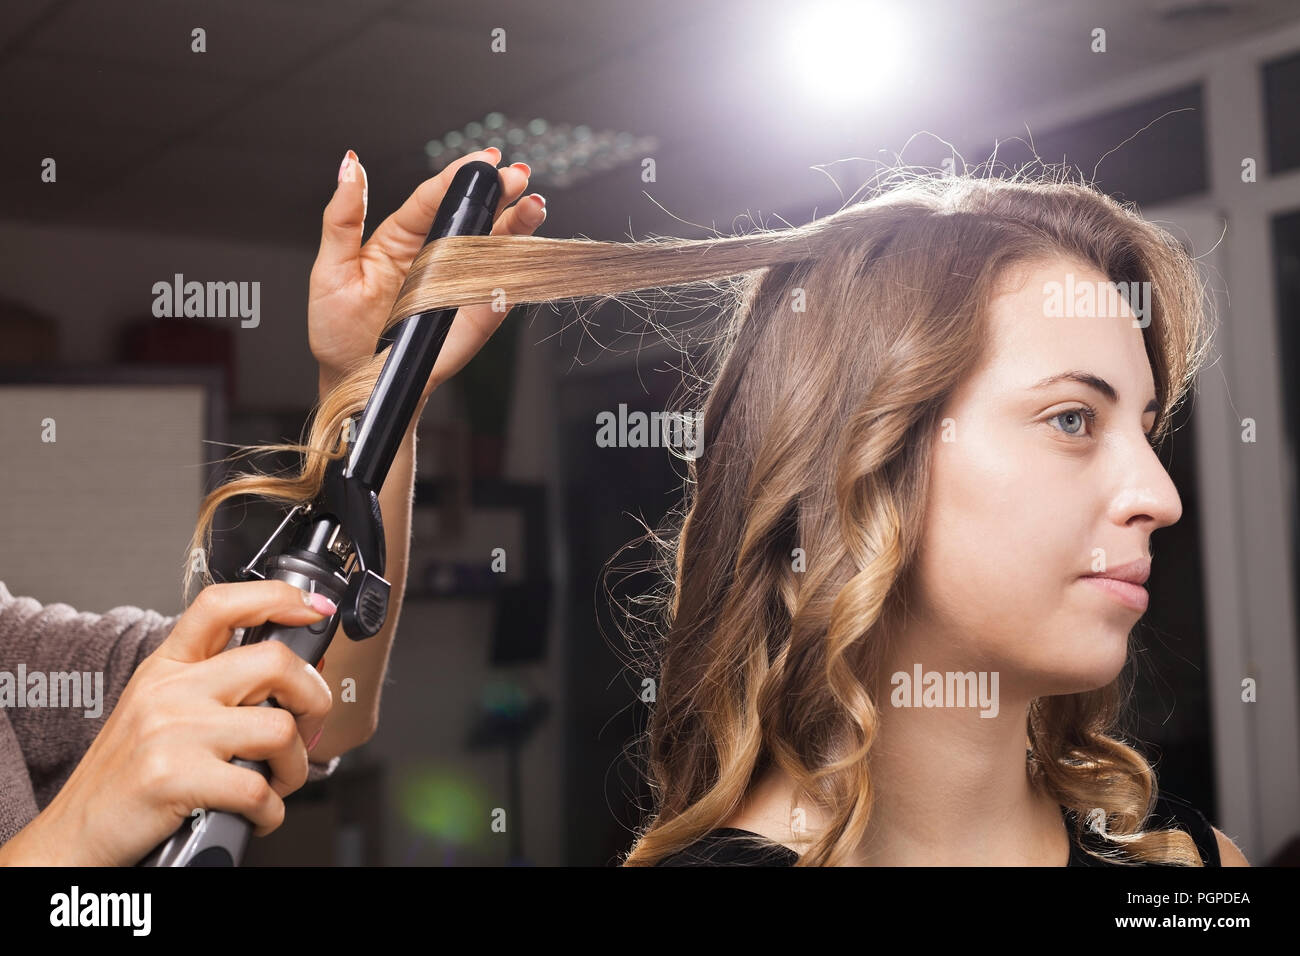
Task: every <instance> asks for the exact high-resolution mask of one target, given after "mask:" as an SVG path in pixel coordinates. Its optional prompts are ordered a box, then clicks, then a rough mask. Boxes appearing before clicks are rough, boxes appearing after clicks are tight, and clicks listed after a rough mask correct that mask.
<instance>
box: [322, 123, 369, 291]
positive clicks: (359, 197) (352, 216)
mask: <svg viewBox="0 0 1300 956" xmlns="http://www.w3.org/2000/svg"><path fill="white" fill-rule="evenodd" d="M368 192H369V190H368V188H367V184H366V171H365V168H364V167H363V166H362V165H361V162H360V160H358V159H357V154H356V153H354V152H353V151H352V150H350V149H349V150H348V151H347V153H346V154H345V155H344V157H343V162H342V163H341V164H340V165H339V175H338V185H337V186H336V188H335V190H334V195H333V196H331V197H330V201H329V203H328V204H326V206H325V215H324V216H323V217H322V220H321V236H320V253H319V255H317V257H316V263H317V265H319V266H323V267H325V268H329V267H331V266H338V265H344V264H346V263H348V262H351V261H353V260H355V259H356V258H357V257H358V256H359V255H360V253H361V234H362V232H363V230H364V229H365V225H366V201H367V197H368Z"/></svg>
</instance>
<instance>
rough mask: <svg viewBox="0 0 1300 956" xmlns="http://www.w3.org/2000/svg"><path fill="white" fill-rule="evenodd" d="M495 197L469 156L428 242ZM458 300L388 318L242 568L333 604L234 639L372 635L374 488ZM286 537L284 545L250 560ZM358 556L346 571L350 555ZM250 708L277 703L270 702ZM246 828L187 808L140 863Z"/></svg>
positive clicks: (379, 592)
mask: <svg viewBox="0 0 1300 956" xmlns="http://www.w3.org/2000/svg"><path fill="white" fill-rule="evenodd" d="M500 199H501V184H500V181H499V179H498V177H497V169H496V168H495V167H494V166H492V165H490V164H488V163H484V162H472V163H466V164H465V165H464V166H462V167H461V168H460V169H459V170H457V172H456V176H455V178H453V179H452V182H451V187H450V188H449V189H448V190H447V194H446V196H445V197H444V198H443V200H442V203H441V204H440V205H439V207H438V213H437V215H436V216H435V217H434V220H433V227H432V228H431V229H430V231H429V236H428V239H427V240H426V245H427V244H428V243H430V242H434V241H436V240H438V239H442V238H445V237H447V236H466V235H480V236H482V235H488V234H489V233H490V232H491V231H492V220H493V218H494V216H495V213H496V208H497V205H498V203H499V202H500ZM456 311H457V310H456V308H455V307H451V308H445V309H435V310H433V311H431V312H421V313H419V314H417V315H412V316H408V317H407V318H405V319H403V320H402V321H400V322H398V323H396V324H395V325H394V326H393V327H392V328H391V329H389V330H388V332H386V333H385V334H384V335H383V336H381V337H380V340H379V344H378V345H377V346H376V348H375V354H376V355H378V354H379V353H380V352H382V351H383V350H384V349H385V348H389V347H390V346H391V351H390V352H389V353H388V358H387V359H386V360H385V361H384V367H383V371H381V372H380V374H379V378H378V380H377V381H376V382H375V387H374V391H372V392H371V394H370V398H369V400H368V401H367V402H366V407H365V410H364V411H363V412H362V413H361V417H360V420H359V421H357V422H355V423H354V425H355V428H354V429H353V433H352V434H353V436H354V440H353V441H352V442H351V444H350V445H349V446H348V448H347V450H346V453H345V454H344V456H343V457H342V458H339V459H336V460H334V461H332V462H330V464H329V467H328V468H327V469H326V472H325V478H324V482H323V483H322V486H321V490H320V494H319V495H317V497H316V499H315V500H314V501H311V502H309V503H307V504H302V505H295V506H294V507H293V508H292V509H291V510H290V511H289V513H288V514H287V515H285V517H284V520H283V521H281V522H280V526H279V527H278V528H276V529H275V531H274V532H273V533H272V534H271V537H270V538H268V539H267V541H266V543H265V544H263V545H262V547H261V549H259V550H258V552H257V554H256V555H255V556H254V557H253V559H252V560H251V561H249V562H248V564H247V565H245V566H244V567H242V568H240V569H239V572H238V574H239V577H240V578H241V579H243V580H248V579H249V578H258V579H262V580H266V579H268V578H275V579H279V580H281V581H288V582H289V583H290V584H292V585H294V586H295V587H298V588H301V589H302V590H304V591H308V592H311V591H318V592H320V593H322V594H324V595H325V596H326V597H328V598H329V599H330V600H331V601H333V602H334V603H335V604H336V605H338V611H337V612H336V613H335V614H333V615H331V616H330V617H328V618H323V619H321V620H320V621H318V622H316V623H315V624H310V625H305V626H301V627H289V626H286V625H283V624H277V623H275V622H273V621H267V622H266V623H265V624H260V625H258V626H256V627H252V628H248V629H247V630H246V631H245V633H244V637H243V640H242V641H241V646H242V645H247V644H255V643H257V642H259V641H281V642H283V643H285V644H288V645H289V647H290V648H291V649H292V650H293V651H294V653H296V654H297V655H298V656H299V657H301V658H302V659H303V660H305V661H307V662H308V663H310V664H319V663H320V661H321V660H322V659H323V658H324V656H325V651H326V649H327V648H328V647H329V645H330V641H331V640H332V639H333V637H334V632H335V630H336V629H337V628H338V625H339V623H340V621H341V622H342V624H343V629H344V633H346V634H347V636H348V637H349V638H351V639H352V640H354V641H360V640H365V639H366V638H368V637H374V635H376V634H377V633H379V631H380V629H381V628H383V626H384V621H385V619H386V618H387V616H388V598H389V589H390V584H389V582H388V581H386V580H385V579H384V577H383V574H384V558H385V554H386V550H385V545H384V523H383V516H382V515H381V514H380V510H379V495H378V490H379V489H380V488H382V487H383V484H384V479H385V478H386V477H387V475H388V469H389V468H390V467H391V466H392V463H393V458H394V457H395V456H396V454H397V450H398V448H399V447H400V446H401V443H402V440H403V438H404V436H405V434H406V430H407V428H408V427H409V425H410V423H411V419H412V417H413V416H414V414H415V410H416V406H417V405H418V404H419V401H420V396H421V394H422V393H423V391H424V387H425V385H426V384H427V383H428V380H429V374H430V373H431V372H432V371H433V366H434V363H435V362H436V361H437V359H438V353H439V352H440V351H441V349H442V345H443V342H444V341H446V338H447V333H448V332H449V331H450V330H451V324H452V320H453V319H454V318H455V316H456ZM281 536H284V537H286V538H287V539H288V545H287V547H285V548H284V549H283V550H282V551H279V552H278V553H275V554H273V555H272V556H270V557H267V559H266V562H265V566H264V567H263V568H262V569H261V570H259V569H258V564H259V562H261V561H262V559H263V557H264V556H267V555H268V552H270V551H271V550H272V545H273V544H274V543H275V542H276V540H277V539H280V538H281ZM353 557H355V561H354V562H352V564H351V565H350V568H351V570H350V571H345V568H348V567H349V562H350V561H351V560H352V558H353ZM256 706H258V707H275V706H277V705H276V703H275V700H274V698H268V699H267V700H264V701H262V702H261V703H260V704H257V705H256ZM230 762H231V763H233V764H236V765H237V766H240V767H247V768H248V769H250V770H256V771H257V772H258V773H260V774H261V775H262V776H263V777H264V778H266V779H267V780H269V779H270V778H271V768H270V766H269V765H268V764H267V763H266V762H264V761H256V760H245V759H243V758H241V757H235V758H233V759H232V760H231V761H230ZM252 829H253V828H252V824H251V823H249V821H248V820H247V819H245V818H244V817H243V816H242V815H240V814H237V813H231V812H228V811H224V810H206V811H205V810H195V811H194V814H193V818H192V819H187V820H186V821H185V822H184V823H182V824H181V825H180V827H178V828H177V830H176V832H175V833H173V834H172V835H171V836H170V837H168V838H167V840H165V841H164V842H163V843H161V844H159V845H158V847H156V848H155V849H154V850H153V851H152V852H151V853H149V855H148V856H146V857H145V858H144V859H143V860H141V861H140V864H139V865H140V866H238V865H239V863H240V860H242V859H243V855H244V851H245V850H246V849H247V847H248V838H249V836H250V835H251V833H252Z"/></svg>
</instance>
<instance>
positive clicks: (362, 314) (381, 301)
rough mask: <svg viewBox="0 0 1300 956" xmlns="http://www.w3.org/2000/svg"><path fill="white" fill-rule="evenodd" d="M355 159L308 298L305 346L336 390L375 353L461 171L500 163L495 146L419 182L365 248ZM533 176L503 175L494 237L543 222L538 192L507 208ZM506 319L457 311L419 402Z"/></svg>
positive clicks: (325, 228)
mask: <svg viewBox="0 0 1300 956" xmlns="http://www.w3.org/2000/svg"><path fill="white" fill-rule="evenodd" d="M354 155H355V154H353V153H352V152H351V150H349V155H348V156H347V160H350V161H351V162H350V163H349V164H348V167H349V168H344V169H342V170H341V172H340V177H341V178H340V180H339V182H338V186H337V187H336V189H335V192H334V196H333V198H331V199H330V201H329V204H328V205H327V206H326V207H325V215H324V219H323V225H322V229H321V243H320V252H319V253H318V254H317V256H316V263H315V265H314V266H313V267H312V270H311V284H310V287H309V291H308V297H307V324H308V340H309V341H310V343H311V351H312V354H313V355H315V356H316V361H317V362H319V363H320V384H321V385H322V387H328V386H330V385H332V384H333V383H334V382H336V381H337V380H338V379H340V378H342V377H343V376H344V375H345V374H346V373H347V372H348V371H349V370H350V369H351V368H353V367H355V366H356V364H357V363H359V362H364V361H365V360H366V359H369V358H370V357H371V356H373V355H374V354H375V345H376V344H378V342H379V333H380V332H381V331H382V330H383V327H384V323H385V322H387V321H388V316H389V313H390V312H391V311H392V308H393V303H394V302H395V301H396V300H397V293H398V290H399V289H400V288H401V286H402V282H403V281H405V279H406V274H407V272H409V271H410V268H411V263H412V262H413V261H414V260H415V256H416V254H417V253H418V252H419V251H420V250H421V249H422V248H423V247H424V242H425V240H426V239H427V238H428V235H429V229H430V228H431V227H432V226H433V218H434V216H435V214H436V213H437V212H438V205H439V204H440V203H441V202H442V198H443V196H444V195H445V194H446V192H447V187H448V186H449V185H451V181H452V178H453V177H454V176H455V175H456V171H457V170H458V169H460V167H461V166H463V165H464V164H465V163H468V162H473V161H475V160H479V161H482V162H487V163H491V164H492V165H494V166H495V165H496V164H497V163H499V162H500V161H501V153H500V151H499V150H497V149H496V148H490V149H486V150H480V151H479V152H477V153H469V154H467V155H465V156H462V157H461V158H460V159H458V160H456V161H455V162H454V163H452V164H451V165H450V166H448V167H447V168H446V169H444V170H443V171H442V172H440V173H438V175H436V176H434V177H433V178H431V179H427V180H425V181H424V182H423V183H421V184H420V185H419V187H417V188H416V190H415V192H413V193H412V194H411V196H410V198H409V199H407V200H406V202H405V203H403V204H402V207H401V208H400V209H398V210H397V211H396V212H394V213H393V214H392V215H391V216H389V217H388V218H387V219H385V220H384V221H383V222H382V223H380V224H379V227H378V228H377V229H375V231H374V233H373V234H372V235H371V237H370V239H369V240H368V241H367V242H366V244H365V245H364V246H363V245H361V235H362V232H363V230H364V227H365V218H366V190H367V183H366V173H365V170H364V169H363V168H362V167H361V164H360V163H359V162H357V161H356V160H355V159H354V158H353V157H354ZM530 173H531V170H529V169H528V167H527V165H525V164H523V163H517V164H516V165H514V166H508V167H506V168H504V169H502V170H500V176H501V186H502V196H501V202H500V204H499V205H498V207H497V210H496V216H495V221H494V224H493V227H492V234H493V235H505V234H513V235H529V234H531V233H532V232H533V230H535V229H536V228H537V227H538V226H540V225H541V224H542V222H543V220H545V218H546V207H545V200H543V199H542V198H541V197H540V196H538V195H537V194H536V193H534V194H532V195H530V196H528V197H527V198H526V199H524V200H523V201H521V202H519V203H517V204H516V205H514V206H511V207H510V208H509V209H507V208H506V207H507V206H510V204H511V203H513V202H515V200H516V199H519V197H520V196H521V195H523V193H524V190H525V189H527V188H528V176H529V175H530ZM507 314H508V313H506V312H493V311H492V306H491V304H487V303H485V304H482V305H476V306H466V307H464V308H462V309H459V310H458V311H457V313H456V317H455V320H454V321H453V323H452V327H451V330H450V331H449V332H448V333H447V341H446V342H445V343H444V344H443V347H442V351H441V352H440V353H439V354H438V360H437V363H436V364H435V365H434V368H433V372H432V373H431V374H430V376H429V383H428V385H427V386H426V388H425V390H424V394H423V396H422V398H421V401H424V400H427V399H428V397H429V394H430V392H432V391H433V389H434V388H435V387H437V386H438V385H439V384H441V383H442V382H445V381H447V379H449V378H451V376H453V375H455V374H456V373H457V372H458V371H460V370H461V369H462V368H464V367H465V364H466V363H467V362H468V361H469V360H470V359H471V358H473V357H474V355H475V354H476V353H477V352H478V350H479V349H481V348H482V347H483V345H484V343H486V342H487V340H488V339H489V338H491V336H492V333H493V332H495V331H496V330H497V328H499V327H500V325H501V322H502V320H504V319H505V317H506V315H507Z"/></svg>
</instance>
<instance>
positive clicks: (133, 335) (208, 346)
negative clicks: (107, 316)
mask: <svg viewBox="0 0 1300 956" xmlns="http://www.w3.org/2000/svg"><path fill="white" fill-rule="evenodd" d="M117 352H118V354H117V360H118V361H119V362H127V363H142V364H157V365H219V366H221V368H222V369H223V372H224V378H225V386H226V388H225V390H226V401H227V403H228V404H231V405H233V404H234V403H235V399H236V395H235V335H234V332H233V331H231V330H230V329H228V328H222V327H220V326H217V325H213V324H211V323H210V322H204V321H200V320H197V319H184V318H181V319H172V318H167V319H159V318H153V317H150V318H148V319H142V320H140V321H137V322H132V323H130V324H128V325H127V326H125V327H124V328H123V329H122V332H121V335H120V337H119V339H118V350H117Z"/></svg>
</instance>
